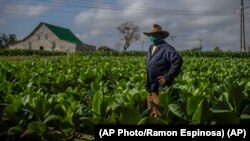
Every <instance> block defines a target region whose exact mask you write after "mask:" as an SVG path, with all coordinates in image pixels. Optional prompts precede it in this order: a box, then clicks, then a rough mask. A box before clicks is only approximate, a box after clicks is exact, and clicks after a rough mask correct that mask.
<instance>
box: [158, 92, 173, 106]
mask: <svg viewBox="0 0 250 141" xmlns="http://www.w3.org/2000/svg"><path fill="white" fill-rule="evenodd" d="M170 102H172V99H171V97H170V94H168V93H166V92H165V93H161V94H160V97H159V106H161V107H162V108H164V109H165V110H168V108H169V107H168V105H169V104H170Z"/></svg>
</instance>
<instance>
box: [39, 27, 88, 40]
mask: <svg viewBox="0 0 250 141" xmlns="http://www.w3.org/2000/svg"><path fill="white" fill-rule="evenodd" d="M43 24H45V25H46V26H47V27H48V28H49V29H50V30H51V31H52V32H53V33H54V34H55V35H56V36H57V37H58V38H59V39H61V40H64V41H68V42H72V43H78V44H84V43H83V42H82V41H81V40H79V39H78V38H77V37H76V36H75V35H74V34H73V33H72V32H71V31H70V30H69V29H66V28H63V27H59V26H55V25H52V24H48V23H43Z"/></svg>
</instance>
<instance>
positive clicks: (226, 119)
mask: <svg viewBox="0 0 250 141" xmlns="http://www.w3.org/2000/svg"><path fill="white" fill-rule="evenodd" d="M212 113H213V120H214V122H215V123H216V124H239V122H240V118H239V117H238V116H237V115H236V114H235V113H233V112H232V111H228V110H212Z"/></svg>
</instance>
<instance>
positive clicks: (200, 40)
mask: <svg viewBox="0 0 250 141" xmlns="http://www.w3.org/2000/svg"><path fill="white" fill-rule="evenodd" d="M198 41H199V42H200V46H199V48H200V49H202V45H201V42H202V39H198Z"/></svg>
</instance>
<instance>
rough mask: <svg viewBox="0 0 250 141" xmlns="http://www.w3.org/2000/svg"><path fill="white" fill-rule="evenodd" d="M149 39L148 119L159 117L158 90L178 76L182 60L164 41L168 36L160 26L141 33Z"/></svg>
mask: <svg viewBox="0 0 250 141" xmlns="http://www.w3.org/2000/svg"><path fill="white" fill-rule="evenodd" d="M143 33H144V34H145V35H146V36H148V37H149V40H150V43H151V45H150V47H149V51H148V55H147V82H146V89H147V91H148V92H149V93H148V96H147V107H148V109H150V117H155V118H157V117H159V116H160V115H161V113H160V111H159V109H158V101H159V88H162V87H165V86H171V85H172V84H173V81H174V79H175V77H177V76H178V74H179V73H180V70H181V66H182V62H183V60H182V58H181V56H180V55H179V53H178V52H176V50H175V49H174V47H172V46H171V45H169V44H168V43H167V42H165V41H164V39H165V38H167V37H168V36H169V32H168V31H163V30H162V28H161V26H159V25H158V24H154V25H153V26H152V27H151V31H150V32H143Z"/></svg>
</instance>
